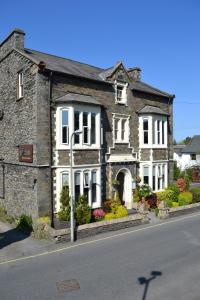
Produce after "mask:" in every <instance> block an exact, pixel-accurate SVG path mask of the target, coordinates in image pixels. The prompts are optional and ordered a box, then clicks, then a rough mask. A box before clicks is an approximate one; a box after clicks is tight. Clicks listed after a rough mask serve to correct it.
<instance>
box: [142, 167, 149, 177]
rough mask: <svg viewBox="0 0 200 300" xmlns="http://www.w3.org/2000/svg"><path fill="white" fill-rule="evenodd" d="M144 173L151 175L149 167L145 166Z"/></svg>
mask: <svg viewBox="0 0 200 300" xmlns="http://www.w3.org/2000/svg"><path fill="white" fill-rule="evenodd" d="M143 174H144V176H149V167H144V168H143Z"/></svg>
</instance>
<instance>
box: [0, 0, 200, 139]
mask: <svg viewBox="0 0 200 300" xmlns="http://www.w3.org/2000/svg"><path fill="white" fill-rule="evenodd" d="M15 27H18V28H21V29H23V30H24V31H25V32H26V47H27V48H33V49H36V50H40V51H44V52H48V53H53V54H56V55H58V56H64V57H67V58H71V59H74V60H78V61H81V62H85V63H89V64H92V65H96V66H99V67H105V68H106V67H110V66H112V65H113V64H115V63H116V62H117V61H118V60H122V61H123V62H124V64H125V66H126V67H132V66H139V67H141V68H142V80H143V81H145V82H147V83H149V84H152V85H154V86H155V87H158V88H160V89H163V90H164V91H167V92H169V93H172V94H175V95H176V98H175V101H174V138H175V139H176V140H178V141H179V140H181V139H183V138H184V137H186V136H189V135H190V136H192V135H194V134H200V121H199V119H200V84H199V83H200V59H199V58H200V38H199V32H200V1H199V0H168V1H167V0H163V1H161V0H140V1H138V0H137V1H136V0H124V1H119V0H107V1H105V0H99V1H96V0H93V1H92V0H84V1H83V0H73V1H69V0H57V1H53V0H48V1H47V0H40V1H39V0H34V1H33V0H32V1H31V0H30V1H25V0H18V1H17V0H8V1H5V0H2V1H1V10H0V40H2V39H3V38H4V37H5V36H6V35H7V33H8V32H10V31H11V30H12V29H13V28H15Z"/></svg>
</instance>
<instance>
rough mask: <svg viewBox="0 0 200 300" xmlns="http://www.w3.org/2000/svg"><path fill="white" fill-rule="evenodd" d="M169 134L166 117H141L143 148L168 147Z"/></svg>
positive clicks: (141, 142) (141, 141)
mask: <svg viewBox="0 0 200 300" xmlns="http://www.w3.org/2000/svg"><path fill="white" fill-rule="evenodd" d="M167 134H168V132H167V118H166V117H165V116H145V117H143V116H142V117H140V146H141V147H143V146H144V147H167Z"/></svg>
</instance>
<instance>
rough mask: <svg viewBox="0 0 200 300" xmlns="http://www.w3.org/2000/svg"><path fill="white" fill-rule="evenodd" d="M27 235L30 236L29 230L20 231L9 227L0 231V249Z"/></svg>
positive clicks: (23, 238)
mask: <svg viewBox="0 0 200 300" xmlns="http://www.w3.org/2000/svg"><path fill="white" fill-rule="evenodd" d="M29 236H30V232H21V231H19V230H18V229H16V228H13V229H10V230H8V231H5V232H1V233H0V249H2V248H4V247H6V246H8V245H10V244H13V243H16V242H19V241H22V240H25V239H26V238H27V237H29Z"/></svg>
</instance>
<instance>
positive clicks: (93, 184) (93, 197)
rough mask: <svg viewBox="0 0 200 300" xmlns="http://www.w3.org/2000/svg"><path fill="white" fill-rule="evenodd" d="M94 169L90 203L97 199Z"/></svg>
mask: <svg viewBox="0 0 200 300" xmlns="http://www.w3.org/2000/svg"><path fill="white" fill-rule="evenodd" d="M96 173H97V172H96V171H92V203H94V202H96V201H97V184H96V180H97V179H96V177H97V176H96V175H97V174H96Z"/></svg>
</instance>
